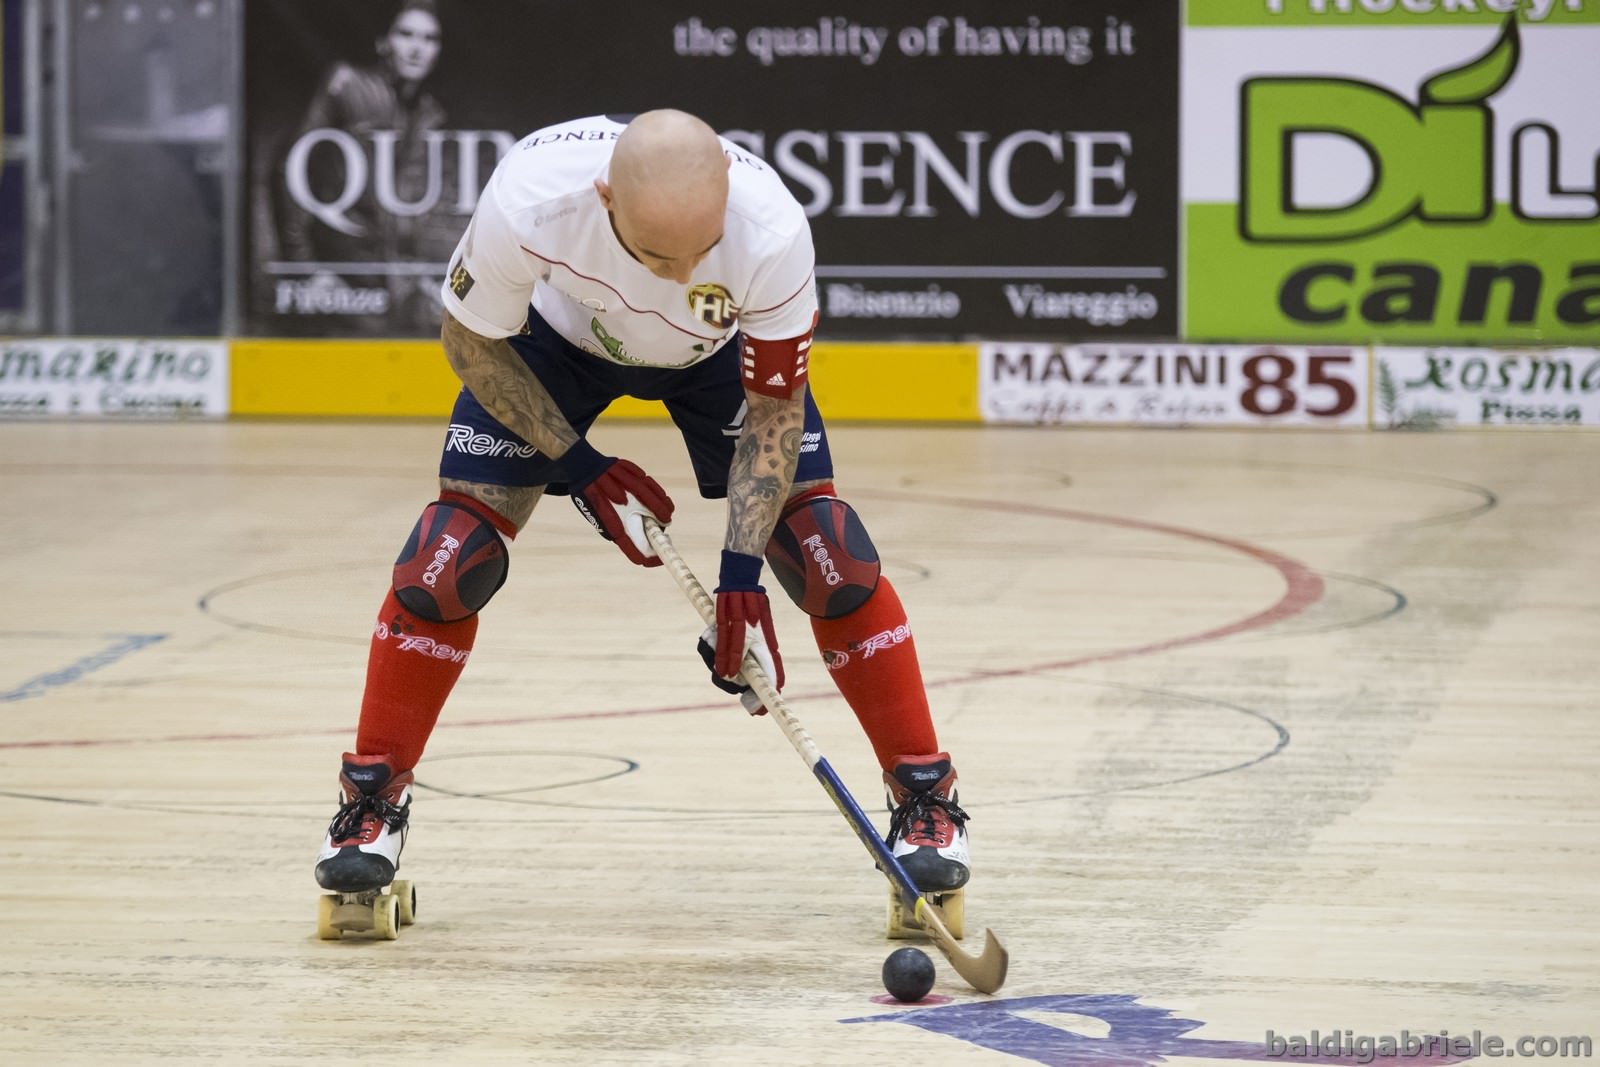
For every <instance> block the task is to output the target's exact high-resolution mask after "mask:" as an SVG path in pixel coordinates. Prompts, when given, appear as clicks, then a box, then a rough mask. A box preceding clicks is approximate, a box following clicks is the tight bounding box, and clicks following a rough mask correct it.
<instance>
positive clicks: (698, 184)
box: [595, 110, 728, 282]
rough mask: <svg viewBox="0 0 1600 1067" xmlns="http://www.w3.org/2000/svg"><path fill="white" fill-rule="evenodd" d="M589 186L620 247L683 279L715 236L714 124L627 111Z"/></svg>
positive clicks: (719, 190)
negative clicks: (605, 174)
mask: <svg viewBox="0 0 1600 1067" xmlns="http://www.w3.org/2000/svg"><path fill="white" fill-rule="evenodd" d="M595 188H596V189H597V190H599V193H600V199H601V200H602V201H603V202H604V203H605V206H606V208H607V209H608V210H609V211H610V212H611V215H612V223H613V225H614V226H615V227H616V230H617V236H618V237H619V238H621V240H622V243H623V246H624V247H626V248H627V249H628V251H629V252H630V253H632V254H633V256H634V258H636V259H638V260H639V261H640V262H641V263H643V264H644V265H645V266H646V267H648V268H650V270H651V273H653V274H656V275H657V276H658V277H662V278H671V279H673V280H675V281H682V282H687V281H688V280H689V275H690V274H692V273H693V271H694V267H695V266H696V265H697V264H698V263H699V262H700V260H701V259H703V258H705V255H706V253H708V252H710V251H711V248H712V247H713V246H714V245H715V244H716V243H717V241H719V240H720V239H721V238H722V226H723V219H724V216H725V215H726V213H727V209H728V158H727V156H725V155H723V152H722V142H721V141H720V140H719V139H718V138H717V133H716V131H715V130H713V129H712V128H711V127H710V126H708V125H706V124H705V123H704V122H702V121H701V120H700V119H697V118H695V117H694V116H693V115H690V114H688V113H687V112H683V111H672V110H661V111H646V112H645V113H643V114H642V115H639V116H637V117H635V118H634V120H633V121H632V122H630V123H628V125H627V127H626V128H625V129H624V130H623V131H622V134H621V136H620V137H618V138H617V145H616V148H615V149H614V150H613V151H612V155H611V171H610V175H609V179H608V180H604V181H596V182H595Z"/></svg>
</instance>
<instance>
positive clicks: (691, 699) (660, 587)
mask: <svg viewBox="0 0 1600 1067" xmlns="http://www.w3.org/2000/svg"><path fill="white" fill-rule="evenodd" d="M442 437H443V426H442V424H432V423H415V424H413V423H384V422H376V423H365V424H326V423H281V424H269V423H223V424H166V425H129V424H113V423H83V424H72V423H42V424H21V423H7V424H0V450H3V451H0V485H3V487H4V499H5V502H6V505H5V515H6V518H7V527H8V530H9V532H10V534H11V536H10V538H9V546H10V550H11V551H10V553H9V566H8V567H7V568H6V587H7V588H6V593H5V597H4V604H5V606H6V609H7V610H6V612H5V619H4V621H3V622H0V632H3V641H4V645H3V647H4V648H5V649H6V653H7V654H6V655H5V656H4V658H3V660H0V1064H5V1065H8V1067H19V1065H24V1064H28V1065H32V1064H39V1065H57V1064H119V1065H120V1064H146V1063H158V1062H162V1063H172V1062H180V1063H190V1062H193V1063H200V1062H204V1063H224V1064H235V1063H238V1064H276V1063H283V1064H289V1063H340V1064H444V1065H449V1064H683V1065H689V1064H796V1065H813V1064H816V1065H821V1064H837V1065H855V1064H863V1065H866V1064H902V1063H904V1064H917V1065H932V1064H938V1065H946V1064H974V1065H977V1064H991V1065H1004V1064H1026V1063H1041V1064H1052V1065H1070V1067H1080V1065H1084V1067H1087V1065H1102V1064H1104V1065H1110V1064H1119V1065H1123V1067H1130V1065H1139V1064H1158V1063H1163V1062H1165V1063H1173V1064H1190V1063H1193V1064H1217V1063H1258V1062H1273V1060H1272V1057H1271V1054H1272V1052H1273V1051H1274V1047H1273V1046H1272V1045H1271V1043H1270V1041H1269V1037H1268V1035H1269V1032H1270V1033H1271V1034H1272V1035H1274V1036H1275V1037H1277V1038H1282V1039H1285V1040H1286V1039H1287V1038H1288V1037H1293V1036H1299V1037H1302V1038H1309V1037H1310V1035H1311V1032H1312V1031H1313V1030H1316V1031H1318V1032H1319V1034H1320V1035H1321V1036H1322V1038H1323V1039H1326V1037H1327V1035H1329V1034H1331V1033H1333V1032H1335V1031H1341V1032H1342V1031H1349V1032H1350V1036H1351V1038H1352V1039H1354V1038H1356V1037H1361V1036H1365V1037H1370V1038H1372V1039H1373V1040H1374V1041H1376V1040H1377V1039H1378V1038H1382V1037H1384V1036H1390V1037H1394V1038H1396V1039H1399V1038H1400V1037H1401V1036H1402V1035H1403V1034H1405V1033H1407V1032H1409V1034H1411V1035H1417V1034H1424V1033H1426V1034H1437V1033H1438V1032H1439V1031H1441V1030H1448V1031H1449V1032H1450V1034H1452V1035H1459V1034H1466V1035H1470V1034H1472V1032H1473V1031H1478V1032H1479V1033H1480V1035H1481V1036H1482V1037H1485V1038H1487V1037H1490V1036H1495V1037H1499V1038H1501V1039H1503V1040H1504V1041H1505V1042H1506V1043H1507V1044H1511V1043H1512V1042H1514V1041H1515V1040H1516V1039H1518V1038H1521V1037H1524V1036H1530V1037H1535V1038H1538V1037H1554V1038H1557V1039H1559V1038H1562V1037H1582V1036H1588V1037H1591V1038H1592V1037H1594V1036H1596V1033H1595V1032H1596V1031H1597V1030H1600V921H1597V918H1596V915H1597V911H1600V847H1597V846H1600V655H1597V649H1600V535H1597V530H1600V435H1582V434H1562V433H1517V432H1505V433H1485V434H1468V433H1440V434H1380V433H1363V432H1348V433H1333V432H1326V433H1324V432H1304V433H1296V432H1213V431H1182V432H1178V431H1149V430H1147V431H1134V430H1066V429H1030V428H1015V429H1001V428H986V429H977V428H935V427H918V428H904V427H868V426H849V425H841V426H834V427H832V428H831V439H832V444H833V450H834V456H835V460H836V463H837V466H838V468H839V476H838V486H839V489H840V492H841V495H843V496H844V497H845V498H846V499H848V500H849V501H851V503H852V504H853V505H854V506H855V507H856V508H857V510H858V511H859V512H860V514H861V515H862V516H863V518H864V520H865V522H866V524H867V527H868V529H869V530H871V532H872V534H873V537H874V539H875V541H876V542H877V544H878V546H879V549H880V551H881V552H882V553H883V555H884V558H885V568H886V573H888V574H889V575H891V576H892V577H893V579H894V581H895V582H896V584H897V587H898V588H899V590H900V593H901V595H902V598H903V599H904V600H905V602H906V604H907V607H908V610H909V612H910V615H911V625H912V629H913V631H914V633H915V634H916V640H917V645H918V649H919V652H920V655H921V659H922V664H923V669H924V672H925V674H926V677H927V681H928V684H929V694H930V698H931V700H932V703H933V706H934V709H935V721H936V723H937V725H938V727H939V731H940V739H941V742H942V743H943V744H944V746H945V747H946V748H948V749H949V750H950V751H951V753H952V754H953V755H954V758H955V760H956V765H957V767H958V770H959V772H960V775H961V781H962V793H961V799H962V802H963V805H964V806H965V807H966V808H967V810H968V811H969V812H970V813H971V814H972V822H971V825H970V829H971V833H972V844H973V852H974V867H975V875H974V878H973V882H972V886H971V888H970V891H969V895H968V903H967V910H968V922H969V927H972V928H975V929H976V930H979V931H981V929H982V928H983V927H984V926H990V927H993V928H994V930H995V931H996V933H997V934H998V935H999V936H1000V938H1001V939H1002V940H1003V941H1004V942H1005V944H1006V945H1007V947H1008V948H1009V949H1010V951H1011V955H1012V963H1011V974H1010V979H1009V981H1008V982H1007V984H1006V986H1005V988H1004V989H1002V990H1001V991H1000V992H999V994H997V995H996V996H994V997H985V996H983V995H981V994H977V993H974V992H973V991H971V990H970V989H967V988H966V987H964V986H963V985H962V984H961V982H960V980H959V979H958V978H957V977H956V976H955V974H954V973H953V972H952V971H951V970H950V968H949V967H948V965H946V964H945V963H944V961H943V960H940V959H936V961H935V962H936V965H937V968H938V984H937V985H936V987H935V990H934V993H935V995H936V997H937V998H940V999H935V1000H930V1001H929V1002H928V1003H925V1004H921V1005H915V1006H908V1005H900V1004H896V1003H884V1002H882V1001H881V999H875V998H882V996H883V989H882V987H881V985H880V982H879V968H880V966H881V964H882V961H883V959H884V957H885V955H887V953H888V952H889V951H890V950H891V949H892V948H893V947H895V946H894V945H893V944H891V943H890V942H887V941H885V940H884V938H883V929H882V927H883V921H884V912H885V903H886V898H887V889H886V883H885V882H884V880H883V879H882V877H881V876H880V875H879V874H878V873H876V872H875V871H874V870H873V868H872V865H871V861H870V859H869V857H868V856H867V853H866V852H865V850H864V849H863V848H862V847H861V845H860V843H859V842H857V841H856V840H855V839H854V837H853V836H852V834H851V832H850V830H849V828H848V826H847V824H846V823H845V822H844V820H843V819H841V818H840V817H839V815H838V813H837V812H836V811H835V810H834V809H833V807H832V806H831V804H830V803H829V801H828V799H827V798H826V796H825V795H824V794H823V793H822V791H821V790H820V789H819V788H818V786H817V783H816V782H815V781H814V780H813V779H812V778H811V776H810V774H809V773H808V772H807V770H806V768H805V765H804V764H803V763H802V762H801V760H800V759H799V758H798V757H797V756H796V754H795V753H794V751H793V749H791V748H790V746H789V744H788V743H787V742H786V741H785V739H784V738H783V736H782V735H781V734H780V732H779V731H778V730H777V729H776V727H775V726H773V725H772V724H771V723H769V722H767V721H765V720H761V719H751V718H749V717H747V716H745V715H744V713H743V712H742V711H741V710H740V709H739V707H738V706H737V704H736V703H734V702H733V701H732V700H731V698H726V697H724V696H722V694H720V693H718V692H717V691H716V690H714V689H713V688H712V687H711V686H710V684H709V682H708V680H707V678H706V676H705V671H704V670H703V668H702V667H701V665H700V663H699V660H698V658H697V657H696V656H695V654H694V651H693V645H694V641H695V638H696V636H697V635H698V633H699V630H700V625H699V623H698V621H697V620H696V617H695V616H694V614H693V612H692V609H691V608H690V607H689V605H688V603H687V602H686V601H685V600H684V599H683V597H682V595H681V594H680V593H679V592H678V590H677V588H676V587H675V586H674V585H673V583H672V581H671V579H670V578H669V577H667V576H666V574H665V573H664V572H663V571H660V570H655V571H645V570H641V569H638V568H634V567H631V566H630V565H628V564H627V562H626V561H625V560H624V559H623V558H622V556H621V554H620V553H619V552H617V551H616V550H615V549H614V548H612V547H611V546H608V545H605V544H604V543H602V542H601V541H600V540H599V539H598V538H597V537H595V535H594V533H593V532H592V531H591V530H590V529H589V527H588V526H587V525H586V524H585V523H583V522H582V520H581V519H580V518H579V517H578V516H577V514H576V513H575V512H574V511H573V509H572V508H571V507H570V506H569V505H568V504H567V503H566V502H565V501H563V500H559V499H552V500H547V501H545V502H544V503H542V504H541V505H540V507H539V509H538V510H537V511H536V512H535V514H534V518H533V522H532V525H531V526H530V528H529V530H528V531H527V532H526V533H525V534H524V535H523V536H522V537H521V538H520V539H519V540H518V542H517V543H516V545H515V546H514V547H513V550H512V559H511V575H510V580H509V581H508V583H507V584H506V586H505V588H504V589H502V590H501V591H500V594H499V595H498V597H497V598H496V599H495V601H494V603H493V604H491V605H490V606H489V607H488V608H487V609H486V610H485V612H484V614H483V625H482V628H481V630H480V634H479V639H478V644H477V648H476V650H475V651H474V652H473V653H472V660H471V662H470V663H469V664H468V667H467V670H466V673H465V674H464V676H463V678H462V681H461V684H460V685H459V686H458V688H457V689H456V692H455V695H454V697H453V698H452V701H451V703H450V704H449V705H447V707H446V709H445V712H444V716H443V719H442V721H441V725H440V727H439V729H438V731H437V732H436V733H435V734H434V737H433V740H432V743H431V745H430V747H429V750H428V754H427V756H426V757H425V759H424V761H423V763H422V764H421V765H420V766H419V767H418V772H417V775H418V781H419V785H418V789H417V795H416V800H415V802H414V804H413V806H412V831H411V837H410V840H409V844H408V846H407V850H406V853H405V857H404V863H403V868H402V870H403V873H404V874H405V875H407V876H409V877H411V878H412V879H414V880H415V882H416V884H417V885H418V887H419V895H420V899H419V915H418V923H417V925H415V926H412V927H408V928H406V929H405V931H404V932H403V933H402V935H401V937H400V939H399V940H398V941H394V942H375V941H354V940H345V941H343V942H337V943H335V942H324V941H319V940H318V939H317V938H316V933H315V914H316V900H317V896H318V890H317V887H316V885H315V882H314V881H313V879H312V872H311V869H312V865H313V862H314V859H315V854H316V850H317V847H318V845H319V844H320V841H321V837H322V833H323V830H324V828H325V827H326V824H327V821H328V818H329V817H330V816H331V815H332V813H333V808H334V806H335V805H334V798H335V789H336V782H335V776H336V773H337V768H338V758H339V754H340V752H341V751H342V750H344V749H345V748H346V747H348V746H349V745H350V744H351V743H352V740H353V735H354V727H355V721H356V712H357V707H358V703H359V698H360V692H361V686H362V680H363V676H364V671H365V661H366V646H367V641H368V636H367V635H368V634H369V632H370V629H371V626H372V620H373V618H374V614H375V612H376V610H377V608H378V605H379V602H380V601H381V599H382V596H383V593H384V591H385V589H386V588H387V582H388V570H389V566H390V563H391V561H392V560H393V557H394V555H395V553H396V551H397V550H398V548H399V546H400V543H401V542H402V540H403V539H404V537H405V535H406V533H407V532H408V531H409V530H410V528H411V526H412V524H413V522H414V521H415V518H416V515H417V513H418V511H419V510H420V508H421V507H422V505H423V504H424V503H426V502H427V501H429V500H431V499H433V496H434V492H435V485H436V483H435V481H434V473H433V472H434V470H435V469H436V467H435V464H436V460H437V453H438V447H439V445H440V443H441V441H442ZM595 439H596V441H597V443H598V444H599V445H600V447H602V448H603V449H605V450H607V451H610V452H614V453H618V454H621V455H623V456H627V457H630V458H632V459H634V460H636V461H638V462H639V463H641V464H642V465H643V466H644V467H645V468H646V469H647V470H649V471H650V472H651V473H653V474H654V475H655V476H656V477H657V478H658V479H660V480H661V482H662V483H663V484H664V485H665V486H666V487H667V488H668V489H669V490H670V491H671V492H672V493H673V495H674V497H675V499H676V500H677V503H678V506H679V512H678V515H679V517H678V521H676V522H675V523H674V524H673V527H672V533H673V535H674V539H675V541H676V543H677V545H678V547H679V549H680V550H681V551H682V552H683V553H684V554H685V556H686V557H687V558H688V559H689V562H690V563H691V564H692V565H693V566H694V567H695V568H696V570H697V571H698V572H699V574H700V575H701V577H702V578H708V579H710V578H714V577H715V573H714V572H715V562H716V552H717V549H718V548H719V547H720V538H721V528H722V522H723V505H722V504H721V503H720V502H708V501H701V500H699V499H698V496H697V495H696V494H695V492H694V490H693V486H692V483H691V480H690V477H689V468H688V463H687V460H686V458H685V457H684V455H683V452H682V449H681V447H679V445H678V443H677V438H676V435H675V433H674V431H673V430H672V429H671V428H670V427H669V426H667V425H666V424H639V423H613V424H607V423H602V424H601V426H600V427H599V428H598V429H597V430H596V433H595ZM772 588H773V589H774V592H777V587H776V584H775V583H772ZM774 605H775V611H776V615H777V621H778V627H779V636H780V641H781V647H782V649H783V652H784V653H785V656H786V662H787V664H788V673H789V684H788V687H787V690H786V695H787V696H788V698H789V701H790V704H791V706H792V708H793V710H794V712H795V713H796V714H797V715H798V716H799V718H800V720H801V721H802V722H803V723H804V724H805V725H806V727H807V728H808V729H809V730H810V732H811V733H812V735H813V736H814V737H815V738H816V740H817V742H818V744H819V745H820V746H821V748H822V751H823V752H824V754H826V755H827V756H828V758H829V759H830V760H831V761H832V762H833V764H834V765H835V766H836V768H837V769H838V770H839V772H840V773H841V775H843V777H844V779H845V780H846V781H847V782H848V783H849V785H850V787H851V789H852V790H853V791H854V793H855V796H856V798H857V799H858V800H860V801H861V803H862V805H863V806H864V807H865V808H866V809H867V810H868V811H869V812H870V813H871V814H873V815H874V817H875V818H877V820H878V822H879V825H880V827H881V826H883V825H885V824H886V822H887V820H886V818H885V816H884V814H883V802H882V789H881V785H880V783H879V776H878V771H877V767H876V764H875V763H874V761H873V760H872V757H871V753H870V750H869V749H868V747H867V745H866V743H865V739H864V738H863V737H862V735H861V733H860V730H859V728H858V726H857V725H856V723H855V721H854V718H853V717H852V715H851V713H850V711H849V709H848V708H847V707H846V706H845V705H844V703H843V702H842V701H841V700H840V699H839V698H838V697H837V695H836V694H835V691H834V690H833V688H832V687H831V685H830V684H829V682H828V679H827V677H826V672H825V670H824V668H823V667H822V665H821V663H820V661H819V660H818V659H817V656H816V655H815V649H814V645H813V644H812V643H811V639H810V635H809V627H808V626H807V624H806V621H805V619H804V617H803V616H802V615H800V613H799V611H798V609H796V608H794V607H793V605H791V604H790V603H789V601H788V600H787V599H786V598H784V597H783V596H782V595H781V593H779V594H778V595H776V596H775V597H774ZM1543 1047H1544V1048H1546V1049H1548V1048H1550V1047H1551V1046H1550V1045H1549V1044H1548V1043H1547V1044H1546V1045H1545V1046H1543ZM1481 1058H1482V1059H1483V1060H1484V1061H1486V1062H1487V1061H1490V1059H1491V1058H1490V1057H1488V1056H1483V1057H1481ZM1457 1059H1459V1058H1458V1057H1457ZM1322 1062H1328V1060H1327V1059H1325V1060H1323V1061H1322ZM1342 1062H1358V1060H1357V1059H1356V1058H1353V1057H1347V1058H1345V1059H1344V1060H1343V1061H1342ZM1434 1062H1445V1061H1441V1060H1435V1061H1434Z"/></svg>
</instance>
